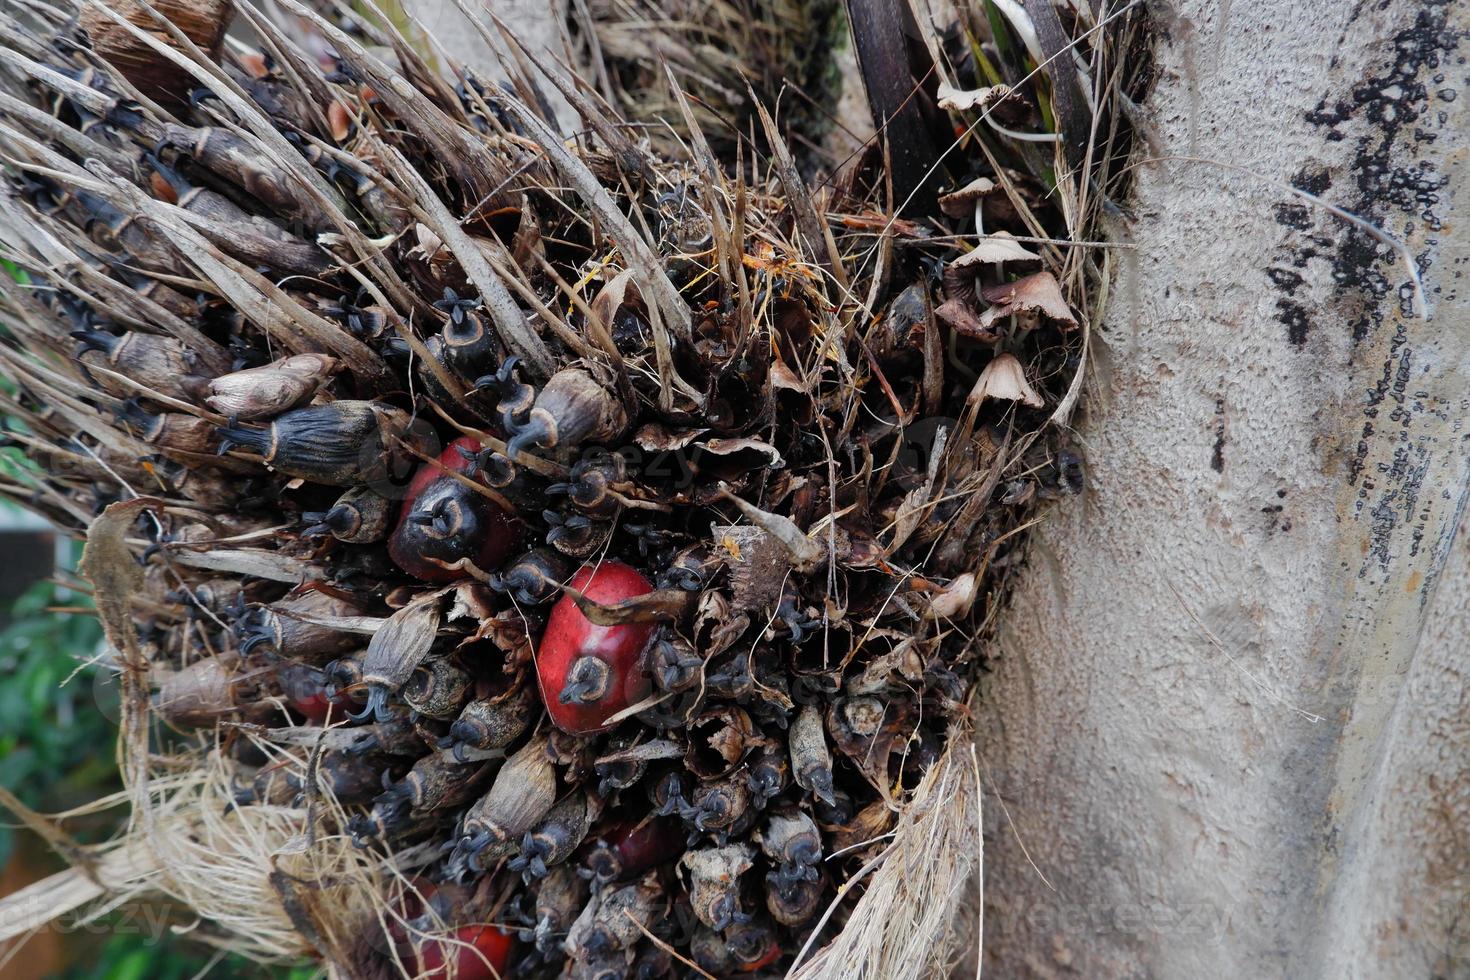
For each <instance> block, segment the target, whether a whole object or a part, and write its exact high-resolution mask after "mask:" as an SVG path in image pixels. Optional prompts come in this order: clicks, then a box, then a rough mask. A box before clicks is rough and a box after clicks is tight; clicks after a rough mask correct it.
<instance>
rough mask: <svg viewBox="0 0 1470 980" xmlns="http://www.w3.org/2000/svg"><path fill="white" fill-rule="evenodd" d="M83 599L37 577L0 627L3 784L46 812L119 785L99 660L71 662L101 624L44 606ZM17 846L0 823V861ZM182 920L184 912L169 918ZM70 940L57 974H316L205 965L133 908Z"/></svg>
mask: <svg viewBox="0 0 1470 980" xmlns="http://www.w3.org/2000/svg"><path fill="white" fill-rule="evenodd" d="M88 605H90V603H89V602H88V600H87V597H86V596H84V595H79V594H76V593H71V592H63V591H62V590H59V589H57V588H56V587H55V586H53V585H51V584H50V583H47V582H40V583H37V584H36V585H35V586H33V587H32V588H31V589H30V590H28V591H27V592H26V593H25V594H24V595H23V596H21V597H20V598H19V599H18V600H16V602H15V603H14V605H13V606H12V607H11V610H10V613H11V616H12V617H13V619H12V621H11V623H10V624H9V625H8V626H6V627H5V628H4V629H3V630H0V678H4V681H3V683H0V785H3V786H4V787H5V788H6V789H9V790H10V791H11V792H13V793H15V794H16V796H18V797H19V798H20V799H21V801H22V802H23V803H25V804H26V805H27V806H29V807H31V808H32V809H35V810H39V811H41V812H43V813H45V812H56V811H59V810H65V809H70V808H73V807H76V806H78V805H80V804H82V803H86V802H89V801H91V800H94V799H97V798H98V797H101V796H104V795H106V794H108V793H111V792H114V791H115V790H117V789H119V788H120V783H119V780H118V775H117V764H116V758H115V755H114V749H115V746H116V740H117V727H116V724H115V722H114V719H115V718H116V712H115V711H114V710H112V709H111V706H110V705H111V703H115V702H113V701H112V700H111V699H110V698H111V689H110V687H109V686H108V685H107V684H105V683H103V684H99V683H98V672H99V671H105V668H99V667H93V666H85V667H82V669H81V670H80V671H78V669H77V668H78V667H79V666H81V665H83V664H85V663H86V662H87V661H88V660H90V659H91V658H92V656H93V655H94V654H95V653H96V652H97V650H98V649H99V644H100V643H101V640H102V628H101V626H100V625H99V624H98V622H97V620H96V618H95V617H93V616H91V615H87V614H85V613H66V614H64V613H58V612H54V611H48V609H49V608H50V607H53V606H68V607H80V606H88ZM73 672H76V673H75V676H72V675H73ZM68 678H70V679H69V680H68ZM63 682H65V683H63ZM124 816H125V814H124V813H123V812H122V811H117V812H112V813H104V814H100V815H98V816H97V817H96V818H90V819H77V820H72V821H69V822H68V824H67V830H68V831H69V832H71V833H72V834H73V835H74V836H76V837H78V838H80V839H83V840H91V841H100V840H105V839H107V838H109V837H111V836H113V835H114V834H115V833H116V831H117V829H118V826H117V822H118V821H119V820H121V819H122V818H123V817H124ZM17 846H22V847H31V848H40V847H41V846H42V845H41V844H40V843H39V841H38V840H37V839H36V838H34V837H31V836H29V835H18V834H17V833H16V832H15V831H14V830H12V829H10V828H9V827H8V826H3V825H0V865H4V864H5V863H6V861H8V860H9V858H10V856H11V852H12V851H13V850H14V849H15V847H17ZM160 908H161V907H160ZM144 911H156V910H152V909H150V910H144ZM184 921H187V917H186V916H184V915H174V916H173V917H172V918H171V919H170V920H169V922H170V923H181V922H184ZM67 947H68V948H69V949H70V950H72V951H74V965H73V966H71V967H70V968H69V969H68V970H67V971H65V972H64V973H62V974H60V975H59V976H58V977H57V978H56V980H190V978H192V977H195V976H198V975H200V973H201V971H203V970H204V969H205V967H206V966H209V970H208V972H207V973H206V974H204V975H205V976H208V977H209V978H211V980H246V978H250V980H259V978H262V977H275V978H277V980H310V978H312V977H315V976H317V972H316V971H313V970H310V969H305V968H302V969H297V970H277V971H272V970H268V969H266V968H263V967H260V966H258V965H256V964H254V963H251V962H248V961H246V960H242V959H239V958H238V957H224V958H222V959H220V960H219V961H218V962H216V963H213V965H212V966H211V965H210V964H211V962H212V961H213V959H214V954H213V953H212V952H211V951H210V950H209V948H208V947H206V946H203V945H202V944H200V943H198V942H195V941H191V940H190V939H188V938H187V937H182V936H177V935H174V934H173V933H171V932H169V931H168V930H167V929H166V928H165V924H164V923H160V922H156V921H154V922H150V921H149V920H148V917H147V916H146V915H144V914H140V911H139V910H136V909H123V910H120V911H119V912H117V913H114V914H113V915H111V916H109V917H107V918H106V919H104V920H102V921H101V922H98V923H94V924H92V925H89V926H86V927H76V928H75V930H74V931H72V932H70V933H69V940H68V943H67Z"/></svg>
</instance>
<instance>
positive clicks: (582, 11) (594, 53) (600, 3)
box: [572, 0, 846, 160]
mask: <svg viewBox="0 0 1470 980" xmlns="http://www.w3.org/2000/svg"><path fill="white" fill-rule="evenodd" d="M573 13H574V16H573V17H572V23H573V25H574V26H575V28H576V29H577V33H576V35H575V37H574V40H576V41H577V42H578V43H579V45H580V49H579V53H580V54H581V55H582V57H583V59H584V60H585V61H586V63H587V65H588V70H587V76H588V82H589V85H592V86H594V87H595V88H596V89H597V91H598V92H599V94H601V95H602V96H603V97H604V98H605V99H607V100H608V102H609V103H611V104H612V105H614V106H616V107H617V108H618V110H619V111H620V112H621V113H622V114H623V116H624V117H625V118H627V119H628V120H630V121H633V122H638V123H645V124H648V125H649V131H648V134H647V135H648V138H649V139H650V140H652V141H653V143H654V145H655V146H658V147H659V148H660V149H671V148H669V147H666V146H665V144H666V143H667V142H668V141H670V140H671V139H677V137H676V136H674V135H673V134H678V136H682V137H685V138H687V136H688V127H687V126H685V125H684V123H683V114H682V112H681V110H680V107H679V105H678V103H677V101H676V100H675V97H674V94H673V92H672V91H671V90H670V87H669V85H668V84H667V83H666V82H665V81H664V78H663V66H664V65H667V66H668V70H669V71H671V72H672V73H673V74H674V78H675V80H676V81H677V82H678V84H679V87H680V88H681V89H682V90H683V91H684V93H685V95H686V97H687V98H688V100H689V106H690V109H691V111H692V113H693V115H694V119H695V122H696V123H697V124H698V126H699V128H700V130H701V131H702V132H703V133H704V135H705V138H706V139H707V140H708V141H709V142H710V145H711V146H712V147H713V148H714V149H715V150H716V151H717V152H720V153H729V152H733V151H734V148H735V145H736V143H737V142H738V141H739V140H740V139H741V138H742V137H747V138H749V137H755V138H756V139H757V141H758V142H763V141H764V136H763V134H761V132H760V127H759V123H758V120H757V119H756V112H755V105H756V103H757V102H761V103H764V104H765V105H766V106H768V107H774V106H775V105H776V104H777V103H778V101H779V103H780V106H781V112H780V119H781V123H782V129H783V133H784V134H786V136H787V137H788V138H789V139H790V140H791V142H792V150H793V152H794V153H795V154H796V155H797V157H798V159H801V160H810V159H812V157H813V151H815V150H816V148H817V147H820V146H821V144H822V137H823V134H824V133H825V132H826V130H827V128H828V127H829V126H830V125H831V120H832V104H833V103H834V101H835V99H836V95H837V90H838V87H839V84H840V78H839V76H838V71H837V67H836V64H837V63H836V61H835V60H834V58H833V57H832V55H833V49H834V48H835V47H837V46H840V45H842V44H845V43H846V29H845V26H844V20H843V16H842V4H841V3H840V2H837V0H778V2H772V3H762V2H756V0H673V2H652V0H585V2H577V3H574V5H573ZM671 129H672V133H671V132H670V130H671ZM675 152H676V151H675Z"/></svg>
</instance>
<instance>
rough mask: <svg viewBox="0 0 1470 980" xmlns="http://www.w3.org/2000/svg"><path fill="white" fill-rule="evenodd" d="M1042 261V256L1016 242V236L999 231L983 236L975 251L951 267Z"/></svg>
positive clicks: (972, 250)
mask: <svg viewBox="0 0 1470 980" xmlns="http://www.w3.org/2000/svg"><path fill="white" fill-rule="evenodd" d="M1040 259H1041V256H1039V255H1037V254H1036V253H1035V252H1032V251H1030V250H1029V249H1027V248H1026V247H1025V246H1024V245H1022V244H1021V243H1020V242H1018V241H1016V239H1015V236H1014V235H1012V234H1011V233H1010V232H1008V231H997V232H995V233H994V234H990V235H983V236H981V238H980V241H979V243H978V244H976V246H975V247H974V248H973V249H971V250H970V251H968V252H966V253H965V254H964V255H961V256H960V257H959V258H957V259H954V260H953V261H951V262H950V263H949V267H950V268H951V269H969V268H972V267H975V266H980V265H987V264H992V263H994V264H999V263H1001V262H1035V261H1040Z"/></svg>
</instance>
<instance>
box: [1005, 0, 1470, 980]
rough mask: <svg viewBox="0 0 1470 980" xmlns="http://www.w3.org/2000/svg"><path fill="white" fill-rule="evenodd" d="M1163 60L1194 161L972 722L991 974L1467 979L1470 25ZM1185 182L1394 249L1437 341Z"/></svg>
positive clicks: (1377, 18)
mask: <svg viewBox="0 0 1470 980" xmlns="http://www.w3.org/2000/svg"><path fill="white" fill-rule="evenodd" d="M1160 26H1161V29H1162V31H1163V35H1162V37H1161V38H1160V40H1159V44H1158V49H1157V58H1158V67H1159V72H1160V73H1159V81H1158V84H1157V86H1156V88H1155V90H1154V92H1153V93H1152V95H1151V96H1150V98H1149V99H1148V101H1147V104H1146V105H1145V106H1144V114H1145V116H1146V118H1147V119H1148V120H1149V125H1150V128H1151V130H1152V145H1150V146H1148V147H1147V148H1146V149H1145V150H1144V151H1143V152H1144V154H1145V155H1149V156H1161V157H1173V158H1175V159H1171V160H1168V161H1166V162H1161V163H1158V164H1155V165H1148V166H1144V167H1142V168H1141V169H1140V181H1139V186H1138V193H1137V201H1136V211H1135V213H1136V219H1135V220H1134V221H1133V222H1132V223H1131V224H1129V225H1128V226H1127V227H1126V228H1125V229H1123V230H1122V233H1123V234H1124V235H1126V237H1127V238H1128V240H1130V241H1132V242H1134V243H1136V245H1137V249H1136V250H1135V251H1132V252H1129V253H1126V255H1125V257H1124V258H1123V260H1122V263H1121V264H1122V272H1121V274H1120V275H1119V277H1118V280H1117V282H1116V283H1115V289H1114V299H1113V302H1112V304H1111V309H1110V312H1109V314H1108V316H1107V322H1106V324H1105V325H1104V330H1103V332H1102V336H1101V337H1100V338H1098V337H1094V340H1095V347H1096V350H1097V358H1096V363H1095V364H1094V366H1093V370H1094V377H1095V379H1096V390H1097V397H1096V399H1095V403H1094V405H1093V411H1092V413H1091V415H1090V417H1089V419H1088V421H1087V423H1086V426H1085V429H1084V431H1083V433H1082V437H1081V441H1082V443H1083V444H1084V446H1085V449H1084V452H1085V457H1086V461H1087V465H1088V471H1089V480H1088V487H1087V490H1086V491H1085V494H1084V496H1083V497H1082V498H1081V499H1078V500H1075V501H1073V502H1071V503H1070V504H1068V505H1064V506H1062V507H1060V508H1058V510H1057V511H1056V512H1055V513H1054V514H1053V515H1052V516H1051V518H1050V520H1049V522H1047V523H1046V524H1045V525H1044V527H1043V530H1042V531H1041V532H1040V534H1039V536H1038V538H1037V540H1036V542H1035V545H1034V549H1033V552H1032V557H1031V562H1030V566H1029V569H1028V572H1027V575H1026V577H1025V580H1024V582H1023V583H1022V585H1021V587H1020V589H1019V591H1018V593H1017V594H1016V596H1015V600H1014V605H1013V608H1012V609H1011V610H1010V611H1009V614H1008V615H1007V616H1006V617H1004V618H1005V624H1006V625H1005V627H1004V630H1003V633H1002V636H1001V637H1000V641H999V643H998V649H997V656H996V661H995V671H994V674H993V675H992V676H991V677H990V678H989V679H988V682H987V684H986V687H985V691H984V694H985V698H986V702H985V704H984V707H983V710H982V712H981V715H980V719H981V725H982V726H983V728H984V730H983V731H982V733H981V737H980V744H981V749H982V754H983V758H984V760H985V768H986V770H987V776H988V779H989V780H990V781H991V784H992V785H991V786H990V787H989V788H990V789H991V790H992V791H995V792H998V794H999V801H997V799H996V796H995V793H994V792H992V794H990V795H989V796H988V798H987V818H988V820H989V822H990V825H989V827H988V844H989V847H988V849H987V853H986V855H985V858H986V860H985V865H986V871H987V875H988V877H987V881H986V883H985V897H986V902H987V907H986V920H985V947H984V949H985V952H984V956H985V959H986V961H987V968H989V969H992V970H993V971H994V972H993V975H995V976H1005V977H1013V976H1053V975H1079V976H1089V977H1115V976H1129V977H1134V976H1137V977H1196V976H1228V975H1239V976H1251V977H1279V976H1291V977H1354V976H1374V977H1385V976H1395V977H1396V976H1404V977H1423V976H1431V975H1435V976H1467V975H1470V899H1467V898H1466V894H1467V890H1470V829H1467V828H1470V779H1467V777H1470V711H1467V701H1470V694H1467V691H1470V683H1467V676H1466V653H1467V650H1470V612H1467V610H1466V603H1467V596H1470V547H1467V545H1466V543H1465V542H1464V540H1463V538H1464V537H1465V535H1461V538H1462V540H1461V541H1460V543H1459V544H1458V545H1454V546H1453V547H1452V541H1453V539H1454V534H1455V530H1456V526H1457V524H1458V523H1459V520H1460V516H1461V512H1462V510H1463V508H1464V505H1465V502H1466V497H1467V486H1470V317H1467V316H1466V310H1467V304H1470V287H1467V285H1466V284H1465V280H1464V279H1463V278H1462V277H1463V276H1464V275H1465V273H1466V272H1467V270H1470V232H1467V222H1465V220H1464V219H1463V217H1461V216H1460V215H1457V214H1456V213H1455V211H1456V205H1459V207H1460V208H1461V209H1463V208H1464V207H1465V205H1466V199H1467V198H1470V189H1467V182H1470V167H1467V158H1470V118H1467V111H1466V104H1467V102H1470V69H1467V67H1466V58H1467V55H1470V31H1467V28H1470V6H1467V5H1464V4H1459V5H1455V4H1452V3H1448V2H1445V0H1439V2H1435V0H1429V2H1412V0H1388V2H1384V3H1375V4H1368V3H1365V2H1359V3H1355V4H1343V3H1338V2H1335V0H1293V2H1290V3H1288V2H1275V3H1267V4H1234V5H1232V4H1231V3H1230V2H1228V0H1223V2H1222V0H1178V2H1177V3H1175V4H1174V5H1173V7H1172V8H1170V9H1168V10H1164V11H1162V15H1161V17H1160ZM1179 157H1197V158H1202V159H1208V160H1212V161H1222V162H1224V163H1227V164H1232V165H1236V166H1246V167H1249V168H1250V169H1251V170H1253V171H1256V172H1257V173H1259V174H1261V175H1264V176H1265V177H1267V178H1270V179H1271V180H1274V181H1279V182H1284V183H1291V184H1294V185H1296V186H1297V187H1299V188H1301V189H1304V190H1307V191H1310V192H1311V193H1313V194H1316V195H1318V196H1320V197H1321V198H1322V199H1323V200H1325V201H1327V202H1330V203H1332V204H1334V205H1337V206H1339V207H1341V208H1344V209H1346V210H1348V211H1351V212H1354V213H1356V214H1358V215H1361V216H1363V217H1364V218H1366V219H1368V220H1370V221H1372V222H1373V223H1374V224H1376V225H1378V226H1379V227H1381V228H1383V229H1384V230H1386V231H1387V232H1389V233H1391V234H1393V235H1395V236H1398V237H1399V238H1401V239H1403V240H1404V241H1406V242H1407V243H1408V246H1409V248H1410V249H1411V251H1412V252H1413V254H1414V256H1415V258H1416V260H1417V261H1418V263H1419V265H1420V266H1421V267H1422V268H1423V269H1424V279H1425V289H1426V292H1427V294H1428V296H1429V299H1430V301H1431V304H1432V306H1433V319H1431V320H1428V321H1426V320H1424V319H1422V318H1421V317H1420V316H1418V315H1416V314H1417V312H1418V311H1413V312H1411V311H1410V308H1409V304H1410V290H1409V288H1408V286H1407V277H1406V273H1405V266H1404V264H1403V263H1402V262H1401V261H1400V260H1399V259H1398V258H1397V257H1396V256H1395V255H1394V254H1393V252H1392V250H1391V249H1389V248H1387V247H1384V246H1383V245H1381V244H1380V243H1379V242H1377V241H1376V240H1375V239H1373V238H1372V237H1371V236H1369V235H1368V234H1367V233H1365V232H1363V231H1362V230H1359V229H1356V228H1354V227H1353V226H1352V225H1350V224H1347V223H1345V222H1344V221H1343V220H1341V219H1340V218H1338V217H1335V216H1334V215H1332V214H1331V213H1329V212H1328V211H1326V210H1324V209H1322V208H1320V207H1317V206H1314V205H1312V204H1310V203H1307V202H1304V201H1302V200H1301V199H1299V198H1296V197H1294V196H1292V195H1290V194H1289V193H1287V192H1286V191H1285V190H1284V189H1283V188H1281V187H1279V186H1273V185H1272V184H1270V183H1267V182H1263V181H1262V180H1260V179H1257V178H1256V177H1253V176H1249V175H1246V174H1243V173H1241V172H1239V171H1237V170H1230V169H1226V168H1223V167H1220V166H1216V165H1214V164H1209V163H1190V162H1186V161H1184V160H1181V159H1178V158H1179ZM1457 218H1458V219H1459V220H1455V219H1457ZM1000 803H1003V804H1004V806H1001V805H999V804H1000ZM1023 845H1024V850H1023Z"/></svg>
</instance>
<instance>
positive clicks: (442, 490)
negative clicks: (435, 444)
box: [388, 438, 521, 582]
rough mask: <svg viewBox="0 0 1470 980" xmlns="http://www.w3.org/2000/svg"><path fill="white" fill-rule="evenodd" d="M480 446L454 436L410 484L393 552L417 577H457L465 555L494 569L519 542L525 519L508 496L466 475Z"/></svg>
mask: <svg viewBox="0 0 1470 980" xmlns="http://www.w3.org/2000/svg"><path fill="white" fill-rule="evenodd" d="M479 448H480V445H479V443H477V442H475V441H474V440H473V439H468V438H461V439H456V440H454V441H453V442H451V443H450V444H449V445H448V446H447V447H446V448H445V449H444V451H443V452H442V453H440V454H439V458H438V459H437V460H436V461H435V462H432V463H424V464H423V466H421V467H420V468H419V470H418V472H417V473H415V474H414V477H413V480H412V482H410V483H409V485H408V496H407V497H406V498H404V501H403V507H402V509H401V510H400V512H399V515H398V526H397V527H396V528H395V529H394V531H393V535H392V537H390V538H389V539H388V554H389V555H391V556H392V558H393V562H394V564H396V565H397V566H398V567H399V568H401V569H403V570H404V571H405V572H408V573H409V574H410V575H413V576H414V577H415V578H419V579H423V580H424V581H426V582H452V581H455V580H456V579H459V578H462V577H463V575H464V572H463V571H462V566H461V563H462V562H465V561H469V562H472V563H473V564H474V565H475V567H476V568H479V569H481V570H484V571H493V570H494V569H496V568H499V567H500V565H501V563H502V562H504V561H505V559H506V558H507V557H508V556H509V555H510V553H511V551H512V550H513V549H514V548H515V546H516V545H517V544H518V543H519V542H520V539H521V526H520V522H519V521H518V520H517V519H516V517H515V516H514V515H513V514H511V513H510V512H509V511H508V510H507V509H506V508H505V507H503V506H502V505H501V500H503V499H504V498H502V497H500V496H499V495H498V494H495V495H493V496H492V495H491V494H490V492H489V491H488V489H487V488H484V487H483V486H476V485H475V481H474V480H473V478H471V477H468V476H465V474H466V472H467V471H468V469H469V464H470V459H471V458H472V457H473V453H475V452H477V451H478V450H479ZM467 453H468V454H469V455H468V456H467V455H466V454H467ZM456 477H462V479H456Z"/></svg>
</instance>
